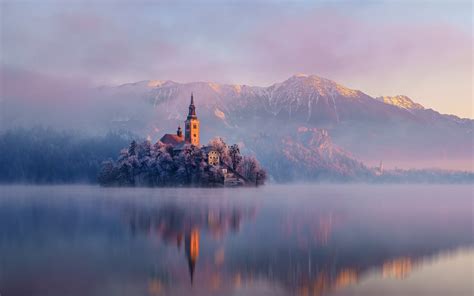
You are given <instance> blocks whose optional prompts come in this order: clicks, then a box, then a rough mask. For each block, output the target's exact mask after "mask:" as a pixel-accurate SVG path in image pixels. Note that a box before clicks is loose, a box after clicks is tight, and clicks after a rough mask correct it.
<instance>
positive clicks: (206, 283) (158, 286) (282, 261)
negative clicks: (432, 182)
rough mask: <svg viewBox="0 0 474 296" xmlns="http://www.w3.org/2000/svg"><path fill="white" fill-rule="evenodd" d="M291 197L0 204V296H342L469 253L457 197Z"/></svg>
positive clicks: (28, 198)
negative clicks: (369, 281) (373, 282)
mask: <svg viewBox="0 0 474 296" xmlns="http://www.w3.org/2000/svg"><path fill="white" fill-rule="evenodd" d="M43 190H44V189H43ZM299 190H300V191H299V192H298V194H299V195H300V197H299V198H294V199H291V198H287V196H288V195H289V194H293V192H292V191H291V190H290V189H288V190H286V189H282V188H278V190H277V189H274V188H267V189H265V191H262V190H259V191H255V192H257V193H258V194H259V195H260V197H258V198H256V197H255V196H246V192H252V191H230V193H228V192H227V191H226V192H227V194H229V195H227V196H226V197H216V196H211V197H209V194H211V195H212V194H215V193H209V192H210V191H208V190H207V189H199V190H196V191H195V192H193V193H194V194H195V196H193V197H192V198H175V197H174V194H175V192H172V193H173V194H171V193H169V196H167V194H168V191H166V190H164V191H160V194H161V196H160V197H159V198H154V197H153V198H148V197H140V196H136V194H137V192H136V191H131V192H132V193H133V195H131V196H129V194H131V193H130V192H129V191H125V192H123V193H120V195H119V197H114V198H111V196H109V194H110V193H109V192H108V191H100V192H96V191H94V190H92V192H86V193H83V192H73V193H68V194H69V195H68V197H67V198H64V195H65V192H61V191H53V192H49V191H48V192H47V195H46V193H45V192H41V190H40V192H37V190H36V191H34V192H26V193H23V196H22V198H21V199H18V198H14V195H11V198H5V199H3V200H2V201H1V203H0V222H1V223H0V230H1V231H0V233H2V236H1V237H0V251H1V252H0V254H1V255H0V259H1V262H2V266H1V269H0V272H1V273H0V275H1V276H0V287H1V290H2V292H4V293H5V295H36V294H45V295H66V294H67V295H81V294H87V295H105V294H115V295H129V294H135V295H147V294H148V295H184V294H193V295H231V294H243V295H265V294H269V295H295V294H296V295H332V294H337V295H345V292H344V291H346V290H345V289H347V288H348V287H357V286H358V284H359V283H360V282H362V281H364V280H365V279H368V278H371V279H372V278H375V279H376V281H378V282H380V283H383V280H396V281H398V282H399V283H400V285H402V283H403V282H404V281H406V280H408V279H410V276H411V273H413V272H415V271H417V270H419V269H422V268H424V267H426V266H428V267H429V266H430V264H433V262H434V263H436V262H438V261H443V260H447V259H449V258H450V256H455V255H456V254H458V252H460V251H462V250H464V252H467V253H468V254H472V247H473V238H472V216H471V208H470V207H471V202H472V199H471V197H470V196H469V195H468V194H467V192H465V191H462V192H463V194H461V195H460V196H458V197H457V198H456V200H455V202H454V201H453V200H450V199H445V198H444V197H442V196H436V193H434V195H433V196H423V195H418V194H417V191H416V190H415V191H409V193H410V194H408V195H405V196H404V195H399V193H394V194H395V195H396V196H397V198H384V199H383V203H376V202H374V201H377V198H379V197H374V196H373V194H374V192H373V189H372V192H369V193H370V194H369V195H368V196H365V195H362V194H361V195H357V194H354V193H352V192H349V191H347V192H346V191H344V190H342V191H341V192H342V195H341V196H334V193H333V189H331V191H326V194H325V195H324V194H323V195H321V193H324V192H325V191H324V190H325V189H324V188H323V189H321V192H320V195H318V196H316V197H315V196H312V193H311V192H310V191H307V189H305V188H302V189H299ZM211 192H212V191H211ZM255 192H253V193H251V194H256V193H255ZM6 193H8V192H6ZM94 194H95V195H94ZM147 194H148V193H147ZM405 194H406V192H405ZM84 195H87V197H84ZM5 196H8V195H5ZM39 196H42V198H39ZM303 196H306V197H303ZM346 196H351V198H345V197H346ZM414 199H416V203H415V202H414ZM144 200H145V202H144ZM48 258H57V259H55V260H53V261H51V260H50V259H48ZM45 266H49V267H50V268H45ZM71 266H72V267H71ZM445 272H446V273H448V274H449V270H446V271H445ZM440 276H441V275H440ZM84 281H87V285H86V284H85V282H84ZM422 284H425V285H435V284H436V283H422ZM468 285H469V283H467V289H469V286H468ZM118 291H122V292H118ZM348 294H351V293H350V292H348ZM412 295H415V294H412Z"/></svg>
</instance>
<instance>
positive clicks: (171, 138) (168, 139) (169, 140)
mask: <svg viewBox="0 0 474 296" xmlns="http://www.w3.org/2000/svg"><path fill="white" fill-rule="evenodd" d="M183 141H184V137H183V136H181V137H179V136H178V135H175V134H165V135H164V136H163V137H161V139H160V142H161V143H163V144H169V145H172V146H175V145H177V144H179V143H181V142H183Z"/></svg>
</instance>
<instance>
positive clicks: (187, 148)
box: [98, 138, 265, 186]
mask: <svg viewBox="0 0 474 296" xmlns="http://www.w3.org/2000/svg"><path fill="white" fill-rule="evenodd" d="M210 145H211V146H212V147H213V148H214V149H215V150H217V151H218V152H219V153H220V155H221V158H222V159H223V161H224V163H225V164H226V166H225V168H227V167H228V168H230V169H231V170H232V171H234V169H233V168H239V169H240V170H241V171H242V172H244V174H243V175H244V176H246V178H247V176H249V177H248V180H251V183H252V184H261V183H263V181H262V182H260V180H264V177H265V174H264V172H263V173H262V172H261V171H263V170H261V168H260V165H259V163H258V161H256V160H255V159H253V158H251V159H250V158H249V159H246V158H242V156H241V155H240V151H239V149H238V146H236V145H234V146H231V147H228V146H227V145H226V144H225V142H224V141H223V140H222V139H221V138H216V139H214V140H213V141H211V143H210ZM234 172H235V171H234ZM98 180H99V182H100V183H101V184H103V185H119V186H170V185H194V186H214V185H219V184H220V185H222V184H224V173H223V170H222V168H221V167H218V166H212V165H209V164H208V163H207V162H206V155H205V153H204V150H203V149H201V148H199V147H196V146H193V145H184V147H183V149H181V150H179V151H176V150H173V147H172V146H170V145H166V144H163V143H161V142H158V143H156V144H154V145H152V144H151V143H150V142H149V141H145V142H141V143H137V142H135V141H133V142H132V143H131V144H130V145H129V146H128V147H127V148H125V149H122V150H121V151H120V154H119V157H118V159H117V161H116V162H113V161H107V162H104V163H103V166H102V171H101V172H100V174H99V178H98Z"/></svg>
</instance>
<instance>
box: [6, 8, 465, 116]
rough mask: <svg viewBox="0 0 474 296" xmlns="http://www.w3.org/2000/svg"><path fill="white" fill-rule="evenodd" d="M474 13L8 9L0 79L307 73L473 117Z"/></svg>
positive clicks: (112, 80) (244, 80)
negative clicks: (0, 76)
mask: <svg viewBox="0 0 474 296" xmlns="http://www.w3.org/2000/svg"><path fill="white" fill-rule="evenodd" d="M472 9H473V7H472V4H471V1H468V0H467V1H457V0H454V1H447V0H446V1H441V0H438V1H421V0H418V1H403V0H400V1H364V0H360V1H308V2H304V1H288V2H282V1H274V2H270V1H259V2H257V1H232V2H226V1H186V2H176V1H124V0H121V1H114V0H102V1H100V0H99V1H93V2H92V1H66V0H64V1H33V0H30V1H5V0H3V1H2V2H1V3H0V10H1V27H0V29H1V54H0V55H1V64H2V65H1V69H0V70H1V72H0V73H1V75H2V81H4V82H5V81H11V80H12V79H16V80H17V82H16V83H18V84H20V85H22V84H23V83H24V84H25V85H26V84H28V83H35V82H32V81H27V79H30V78H31V77H38V76H42V75H44V76H48V77H55V79H58V80H68V81H71V80H73V81H75V80H77V81H79V80H80V81H86V82H87V83H91V84H93V85H101V84H120V83H126V82H135V81H139V80H146V79H163V80H167V79H170V80H174V81H179V82H189V81H216V82H221V83H238V84H250V85H262V86H266V85H270V84H272V83H274V82H278V81H282V80H285V79H287V78H288V77H289V76H291V75H293V74H295V73H300V72H302V73H307V74H315V75H318V76H322V77H326V78H329V79H332V80H335V81H337V82H339V83H342V84H344V85H346V86H348V87H351V88H355V89H360V90H362V91H364V92H366V93H368V94H369V95H372V96H379V95H398V94H403V95H407V96H409V97H411V98H412V99H414V100H415V101H417V102H419V103H421V104H422V105H424V106H425V107H428V108H433V109H435V110H438V111H440V112H441V113H449V114H456V115H458V116H461V117H469V118H473V113H474V110H473V102H472V85H473V84H474V80H473V77H472V68H473V47H472V44H473V32H472V25H473V23H472V15H473V10H472ZM11 73H14V75H13V76H12V77H9V76H11ZM18 73H27V74H25V75H23V76H22V75H20V74H18ZM31 73H34V74H35V75H31ZM22 79H23V80H22Z"/></svg>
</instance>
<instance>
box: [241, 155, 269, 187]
mask: <svg viewBox="0 0 474 296" xmlns="http://www.w3.org/2000/svg"><path fill="white" fill-rule="evenodd" d="M237 171H238V172H239V174H241V175H242V176H244V177H245V178H246V179H247V180H248V181H249V182H252V183H254V184H256V185H260V184H263V183H264V181H265V180H266V178H267V174H266V172H265V170H263V169H262V168H261V167H260V163H259V162H258V160H257V159H256V158H255V157H253V156H244V157H243V158H242V160H241V162H240V164H239V166H238V168H237Z"/></svg>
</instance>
